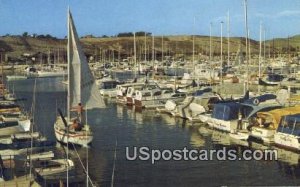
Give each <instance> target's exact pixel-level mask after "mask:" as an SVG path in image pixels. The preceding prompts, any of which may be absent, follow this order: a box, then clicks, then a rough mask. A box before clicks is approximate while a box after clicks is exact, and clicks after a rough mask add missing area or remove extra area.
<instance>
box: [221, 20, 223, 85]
mask: <svg viewBox="0 0 300 187" xmlns="http://www.w3.org/2000/svg"><path fill="white" fill-rule="evenodd" d="M221 83H223V21H221Z"/></svg>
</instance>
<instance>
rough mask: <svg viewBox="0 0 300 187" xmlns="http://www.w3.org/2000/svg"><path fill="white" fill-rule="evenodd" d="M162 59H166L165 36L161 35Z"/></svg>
mask: <svg viewBox="0 0 300 187" xmlns="http://www.w3.org/2000/svg"><path fill="white" fill-rule="evenodd" d="M161 61H162V62H163V61H164V36H163V35H162V36H161Z"/></svg>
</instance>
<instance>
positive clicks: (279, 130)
mask: <svg viewBox="0 0 300 187" xmlns="http://www.w3.org/2000/svg"><path fill="white" fill-rule="evenodd" d="M287 95H288V92H287V90H280V91H278V92H277V94H262V95H259V96H254V97H251V96H249V93H246V94H245V95H244V96H243V97H240V98H236V99H235V98H229V99H223V98H222V97H221V96H220V95H219V94H216V93H213V92H203V93H202V94H199V95H191V96H188V97H186V98H185V100H184V101H182V102H176V101H173V100H168V101H167V102H166V104H165V106H164V107H158V108H156V110H157V111H159V112H163V113H168V114H170V115H172V116H174V117H180V118H184V119H186V120H189V121H191V122H193V123H196V122H201V123H200V125H204V124H206V125H208V126H209V127H210V128H212V129H216V130H220V131H224V132H227V133H229V136H230V137H232V138H235V139H239V140H245V141H246V140H248V139H251V138H255V139H260V140H262V141H263V142H265V143H268V144H270V143H275V144H277V145H279V146H284V147H288V148H290V149H296V150H300V145H299V142H298V139H299V138H300V137H299V135H300V134H299V133H298V128H299V125H300V123H299V117H300V107H299V106H298V105H296V106H289V104H290V103H289V100H288V96H287Z"/></svg>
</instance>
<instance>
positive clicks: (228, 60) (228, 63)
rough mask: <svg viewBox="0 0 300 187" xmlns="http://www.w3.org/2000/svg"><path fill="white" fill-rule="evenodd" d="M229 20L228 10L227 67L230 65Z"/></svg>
mask: <svg viewBox="0 0 300 187" xmlns="http://www.w3.org/2000/svg"><path fill="white" fill-rule="evenodd" d="M229 36H230V18H229V10H228V12H227V55H228V57H227V65H228V66H229V65H230V59H229V57H230V38H229Z"/></svg>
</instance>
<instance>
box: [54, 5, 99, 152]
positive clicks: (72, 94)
mask: <svg viewBox="0 0 300 187" xmlns="http://www.w3.org/2000/svg"><path fill="white" fill-rule="evenodd" d="M67 50H68V97H67V103H68V105H67V117H66V120H65V118H64V117H63V116H62V114H61V112H60V116H58V117H57V120H56V122H55V124H54V131H55V137H56V139H57V140H58V141H59V142H62V143H73V144H76V145H80V146H86V145H88V144H90V143H91V142H92V140H93V133H92V131H91V129H90V126H89V125H88V124H86V123H85V122H84V121H85V118H84V117H83V115H77V117H76V113H74V112H72V108H74V107H76V106H78V105H81V106H82V107H83V108H84V110H88V109H94V108H104V107H105V104H104V101H103V99H102V97H101V96H100V94H99V91H98V88H97V86H96V84H95V81H94V77H93V75H92V73H91V70H90V69H89V66H88V63H87V59H86V56H85V55H84V53H83V50H82V47H81V45H80V41H79V38H78V35H77V32H76V28H75V26H74V22H73V18H72V15H71V12H70V11H69V13H68V46H67ZM74 120H79V121H80V123H81V124H80V125H81V127H82V128H81V129H79V130H76V129H70V125H71V124H72V122H73V121H74ZM65 122H66V123H65Z"/></svg>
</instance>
